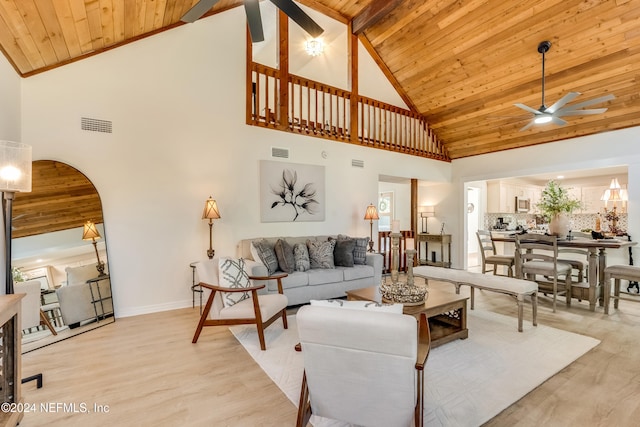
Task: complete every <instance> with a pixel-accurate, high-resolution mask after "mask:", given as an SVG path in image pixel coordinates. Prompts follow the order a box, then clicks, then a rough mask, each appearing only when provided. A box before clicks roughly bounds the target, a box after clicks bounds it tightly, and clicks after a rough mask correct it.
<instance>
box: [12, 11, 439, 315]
mask: <svg viewBox="0 0 640 427" xmlns="http://www.w3.org/2000/svg"><path fill="white" fill-rule="evenodd" d="M244 20H245V17H244V11H243V9H242V8H236V9H233V10H230V11H228V12H225V13H223V14H220V15H215V16H212V17H209V18H206V19H203V20H200V21H198V22H196V23H195V24H190V25H185V26H181V27H179V28H176V29H173V30H170V31H167V32H164V33H161V34H159V35H156V36H154V37H150V38H147V39H143V40H140V41H138V42H135V43H131V44H128V45H126V46H124V47H120V48H118V49H114V50H112V51H109V52H105V53H102V54H100V55H97V56H94V57H91V58H88V59H85V60H82V61H79V62H75V63H73V64H69V65H66V66H64V67H61V68H57V69H54V70H51V71H48V72H46V73H43V74H39V75H36V76H33V77H30V78H28V79H25V80H24V81H23V83H22V86H23V99H22V129H23V142H25V143H28V144H31V145H33V154H34V159H35V160H38V159H52V160H59V161H63V162H66V163H68V164H70V165H71V166H73V167H75V168H77V169H78V170H80V171H81V172H82V173H84V174H85V175H86V176H87V177H88V178H89V179H90V180H91V181H92V182H93V184H94V185H95V186H96V188H97V190H98V192H99V193H100V196H101V199H102V202H103V207H104V222H105V234H106V240H107V241H108V245H109V247H108V254H109V265H110V269H111V275H112V284H113V288H114V291H113V292H114V302H115V307H116V315H117V316H126V315H132V314H139V313H145V312H152V311H158V310H164V309H171V308H176V307H184V306H190V305H191V294H190V290H189V285H190V283H191V271H190V268H189V263H190V262H192V261H195V260H197V259H201V258H203V257H205V256H206V254H205V253H206V249H207V247H208V226H207V223H206V222H205V221H203V220H202V219H201V212H202V208H203V206H204V201H205V199H206V198H207V197H208V196H209V195H211V196H213V197H214V198H215V199H216V200H217V202H218V206H219V208H220V212H221V215H222V219H220V220H217V221H215V224H214V248H215V249H216V254H217V255H231V256H233V255H235V253H236V244H237V243H238V241H239V240H241V239H243V238H250V237H258V236H277V235H307V234H316V233H317V234H320V233H322V234H326V233H349V234H352V235H362V236H365V235H369V224H368V223H367V222H366V221H364V220H363V219H362V217H363V215H364V210H365V208H366V206H367V205H368V204H369V203H370V202H371V200H376V198H377V192H378V175H379V174H386V175H391V176H412V177H415V178H418V179H421V180H442V179H445V178H443V177H448V176H449V175H450V168H451V165H450V164H448V163H444V162H437V161H430V160H425V159H420V158H417V157H411V156H406V155H402V154H396V153H389V152H386V151H382V150H372V149H365V148H360V147H357V146H353V145H350V144H341V143H335V142H330V141H326V140H322V139H317V138H310V137H303V136H297V135H293V134H289V133H285V132H278V131H274V130H265V129H261V128H257V127H251V126H247V125H245V124H244V117H245V108H244V102H245V101H244V96H245V94H244V85H245V64H244V56H245V48H244V35H245V21H244ZM370 96H375V94H370ZM82 116H85V117H91V118H98V119H104V120H111V121H113V133H112V134H99V133H93V132H86V131H82V130H80V117H82ZM272 146H277V147H284V148H288V149H289V150H290V159H289V160H288V161H290V162H294V163H307V164H314V165H324V166H325V173H326V188H327V194H326V199H327V202H326V221H324V222H319V223H318V222H307V223H261V222H260V213H259V209H258V205H259V193H258V172H259V170H258V169H259V161H260V160H262V159H270V152H271V147H272ZM323 151H325V152H326V153H327V158H326V159H324V158H323V157H322V156H321V153H322V152H323ZM352 159H359V160H363V161H364V164H365V167H364V168H353V167H352V166H351V160H352ZM374 232H375V230H374Z"/></svg>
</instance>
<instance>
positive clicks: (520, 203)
mask: <svg viewBox="0 0 640 427" xmlns="http://www.w3.org/2000/svg"><path fill="white" fill-rule="evenodd" d="M530 209H531V202H530V201H529V199H525V198H524V197H518V196H516V212H522V213H527V212H529V210H530Z"/></svg>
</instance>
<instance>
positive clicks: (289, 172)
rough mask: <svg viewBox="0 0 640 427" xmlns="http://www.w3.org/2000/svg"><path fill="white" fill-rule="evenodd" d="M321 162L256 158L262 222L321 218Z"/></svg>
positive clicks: (322, 182)
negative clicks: (260, 159) (258, 170)
mask: <svg viewBox="0 0 640 427" xmlns="http://www.w3.org/2000/svg"><path fill="white" fill-rule="evenodd" d="M324 192H325V183H324V166H316V165H304V164H298V163H285V162H274V161H271V160H262V161H260V220H261V221H262V222H293V221H295V222H303V221H324V211H325V196H324Z"/></svg>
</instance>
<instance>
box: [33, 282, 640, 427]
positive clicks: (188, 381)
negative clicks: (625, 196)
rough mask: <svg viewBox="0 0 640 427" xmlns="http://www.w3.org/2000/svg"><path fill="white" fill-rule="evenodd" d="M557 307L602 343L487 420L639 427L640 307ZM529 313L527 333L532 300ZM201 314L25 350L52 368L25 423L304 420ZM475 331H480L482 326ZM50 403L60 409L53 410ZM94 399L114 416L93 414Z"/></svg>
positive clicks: (499, 303) (134, 321) (489, 304)
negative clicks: (201, 323)
mask: <svg viewBox="0 0 640 427" xmlns="http://www.w3.org/2000/svg"><path fill="white" fill-rule="evenodd" d="M432 286H446V287H449V288H450V287H451V285H450V284H444V283H434V282H432ZM463 292H468V289H467V288H463ZM561 301H562V300H561ZM558 307H559V309H558V312H557V313H555V314H554V313H552V312H551V308H550V302H549V299H548V298H544V297H541V299H540V309H539V314H538V319H539V320H538V321H539V323H540V324H544V325H548V326H553V327H556V328H560V329H566V330H569V331H572V332H576V333H580V334H584V335H589V336H593V337H596V338H598V339H600V340H602V343H601V344H600V345H598V346H597V347H596V348H595V349H593V350H592V351H590V352H589V353H587V354H586V355H584V356H583V357H581V358H580V359H578V360H577V361H575V362H574V363H573V364H571V365H570V366H568V367H567V368H565V369H564V370H563V371H561V372H560V373H558V374H557V375H555V376H554V377H552V378H550V379H549V380H548V381H546V382H545V383H543V384H542V385H541V386H540V387H538V388H537V389H535V390H533V391H532V392H530V393H529V394H528V395H527V396H525V397H524V398H522V399H521V400H520V401H518V402H516V403H515V404H514V405H512V406H511V407H509V408H508V409H507V410H505V411H504V412H503V413H501V414H499V415H498V416H497V417H495V418H494V419H493V420H491V421H490V422H489V423H487V425H489V426H540V425H545V426H592V425H607V426H614V425H615V426H635V425H637V424H638V420H639V419H640V304H634V303H630V302H625V301H621V302H620V310H617V311H616V310H612V314H611V315H609V316H605V315H604V313H603V310H602V308H597V309H596V312H595V313H592V312H590V311H589V309H588V304H587V303H586V302H584V301H583V302H578V301H577V300H574V301H573V306H572V307H571V308H570V309H567V308H566V307H565V305H564V303H563V302H562V303H560V304H559V305H558ZM476 310H491V311H495V312H498V313H502V314H506V315H509V316H513V317H514V327H515V324H516V323H515V322H516V321H515V317H516V316H517V314H516V304H515V302H514V301H513V300H512V299H511V298H509V297H507V296H504V295H499V294H496V293H489V292H482V291H479V292H476ZM525 310H526V311H525V332H524V333H525V334H526V328H527V327H530V325H531V324H530V319H531V316H530V307H529V306H528V307H526V308H525ZM198 317H199V313H198V308H195V309H190V308H189V309H181V310H175V311H170V312H163V313H155V314H150V315H144V316H137V317H130V318H123V319H118V320H117V321H116V322H115V323H113V324H111V325H107V326H105V327H102V328H100V329H97V330H96V331H93V332H90V333H87V334H82V335H80V336H77V337H74V338H72V339H69V340H66V341H63V342H60V343H56V344H54V345H51V346H49V347H45V348H42V349H39V350H36V351H33V352H31V353H28V354H26V355H24V359H23V360H24V361H23V375H24V376H27V375H32V374H34V373H36V372H42V373H43V374H44V387H43V388H42V389H39V390H38V389H36V386H35V383H28V384H25V385H24V386H23V395H24V400H25V402H26V403H28V404H34V405H35V406H36V412H31V413H27V414H25V416H24V419H23V421H22V423H21V426H23V427H32V426H88V425H91V426H115V425H117V426H151V425H154V426H216V427H217V426H243V427H244V426H293V425H295V416H296V408H295V406H294V405H293V404H292V403H291V402H290V401H289V400H288V399H287V398H286V397H285V396H284V394H283V393H282V392H280V390H279V389H278V387H277V386H276V385H274V384H273V383H272V382H271V380H270V379H269V378H268V377H267V376H266V374H265V373H264V372H263V371H262V370H261V369H260V368H259V367H258V365H257V364H255V363H254V362H253V360H252V359H251V357H250V356H249V355H248V354H247V353H246V352H245V350H244V349H243V348H242V346H241V345H240V344H238V342H237V341H236V340H235V338H234V337H233V336H232V335H231V333H230V332H229V331H228V329H227V328H226V327H209V328H205V329H204V330H203V333H202V335H201V336H200V340H199V341H198V343H197V344H191V338H192V335H193V332H194V330H195V327H196V323H197V320H198ZM528 322H529V323H528ZM527 323H528V324H527ZM469 329H470V333H473V325H469ZM267 345H268V344H267ZM267 348H268V347H267ZM292 351H293V350H292ZM427 363H428V362H427ZM478 369H482V367H478ZM428 380H429V379H428V378H426V381H428ZM517 380H518V379H517V378H514V381H517ZM460 386H464V385H463V384H461V385H460ZM41 403H43V404H46V405H49V408H51V409H55V410H57V412H48V413H47V412H44V411H43V408H42V407H41V406H40V404H41ZM54 404H55V405H62V404H67V405H73V404H75V406H76V408H75V409H76V410H77V411H83V408H84V407H83V406H81V405H82V404H84V405H86V409H87V410H88V411H90V412H91V413H81V412H77V413H73V412H69V410H71V409H73V408H72V406H68V407H67V408H65V407H63V406H55V405H54ZM94 405H98V406H102V407H104V408H107V407H108V413H104V412H102V413H101V412H94Z"/></svg>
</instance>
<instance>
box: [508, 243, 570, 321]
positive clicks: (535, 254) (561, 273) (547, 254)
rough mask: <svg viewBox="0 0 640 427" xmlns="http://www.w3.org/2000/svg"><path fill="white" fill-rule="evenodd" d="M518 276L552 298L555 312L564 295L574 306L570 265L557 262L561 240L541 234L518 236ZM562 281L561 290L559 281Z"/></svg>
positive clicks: (568, 304)
mask: <svg viewBox="0 0 640 427" xmlns="http://www.w3.org/2000/svg"><path fill="white" fill-rule="evenodd" d="M515 266H516V276H517V277H518V278H519V279H527V280H533V281H535V282H537V283H538V290H539V291H541V292H542V293H544V294H545V295H546V292H548V291H550V292H551V293H552V294H553V312H554V313H555V312H556V299H557V297H558V295H561V294H564V295H565V298H566V300H567V306H570V305H571V270H572V268H571V265H570V264H567V263H563V262H559V261H558V238H557V237H556V236H546V235H542V234H516V255H515ZM560 278H562V279H563V280H562V283H561V288H562V289H559V287H558V281H559V279H560Z"/></svg>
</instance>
